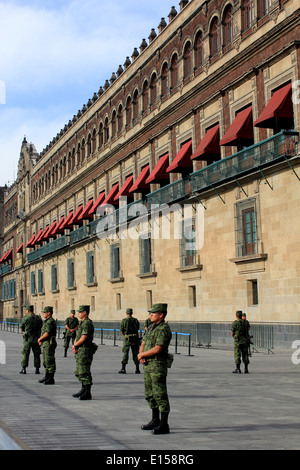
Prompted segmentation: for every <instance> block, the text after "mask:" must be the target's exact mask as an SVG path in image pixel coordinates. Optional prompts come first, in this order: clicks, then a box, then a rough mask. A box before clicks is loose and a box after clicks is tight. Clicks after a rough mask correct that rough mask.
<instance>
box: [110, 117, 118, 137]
mask: <svg viewBox="0 0 300 470" xmlns="http://www.w3.org/2000/svg"><path fill="white" fill-rule="evenodd" d="M116 115H117V113H116V111H115V110H114V111H113V113H112V116H111V137H112V139H113V138H114V137H115V135H116V132H117V116H116Z"/></svg>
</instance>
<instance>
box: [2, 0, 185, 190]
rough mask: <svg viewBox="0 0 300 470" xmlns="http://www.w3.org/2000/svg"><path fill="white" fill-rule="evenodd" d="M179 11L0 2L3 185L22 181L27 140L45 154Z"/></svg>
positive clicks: (138, 3) (94, 1)
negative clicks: (20, 165)
mask: <svg viewBox="0 0 300 470" xmlns="http://www.w3.org/2000/svg"><path fill="white" fill-rule="evenodd" d="M172 3H173V2H171V0H170V3H169V2H168V1H166V0H165V1H164V2H162V1H161V0H151V2H149V0H125V1H124V0H109V1H107V2H105V1H99V0H85V1H84V2H82V0H51V1H50V0H43V2H41V1H40V0H9V1H4V0H0V44H2V45H4V44H5V47H2V48H0V81H1V82H2V83H4V84H5V85H6V104H1V102H0V161H1V174H0V185H3V184H4V183H5V182H7V181H8V180H9V181H11V180H12V178H13V176H14V175H15V174H16V171H17V162H18V158H19V153H20V148H21V142H22V140H23V137H24V134H26V136H27V138H28V141H33V143H34V144H35V145H36V147H37V150H38V151H41V150H42V149H43V148H44V147H45V146H46V145H47V144H48V143H49V141H50V140H52V138H53V137H54V136H55V135H56V134H57V132H59V131H60V129H61V128H62V127H63V126H64V125H65V124H66V123H67V122H68V121H69V119H72V117H73V114H76V113H77V111H78V109H81V108H82V106H83V104H84V103H87V101H88V99H89V98H91V97H92V95H93V93H94V92H97V91H98V89H99V87H100V85H102V86H103V85H104V83H105V80H106V79H108V80H109V79H110V77H111V74H112V72H116V70H117V69H118V66H119V64H121V65H123V64H124V62H125V59H126V56H129V57H130V56H131V54H132V52H133V49H134V47H137V48H138V47H139V45H140V43H141V41H142V39H143V38H146V40H147V38H148V36H149V34H150V31H151V28H156V29H157V26H158V24H159V22H160V19H161V17H163V16H164V17H167V15H168V13H169V11H170V9H171V5H172ZM177 10H178V11H179V8H177ZM13 166H14V167H13ZM6 168H7V170H6Z"/></svg>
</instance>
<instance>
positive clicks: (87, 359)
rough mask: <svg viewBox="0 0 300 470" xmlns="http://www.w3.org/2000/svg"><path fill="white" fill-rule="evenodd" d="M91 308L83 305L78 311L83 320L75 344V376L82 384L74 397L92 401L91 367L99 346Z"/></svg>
mask: <svg viewBox="0 0 300 470" xmlns="http://www.w3.org/2000/svg"><path fill="white" fill-rule="evenodd" d="M89 313H90V306H89V305H81V306H80V307H79V310H78V315H79V319H80V320H81V322H80V324H79V328H78V330H77V334H76V340H75V342H74V344H73V348H72V349H73V353H74V354H75V358H76V370H75V376H76V377H77V378H78V380H79V381H80V382H81V385H82V387H81V390H80V391H79V392H78V393H74V394H73V397H75V398H79V399H80V400H91V399H92V395H91V386H92V385H93V378H92V374H91V365H92V362H93V356H94V354H95V352H96V350H97V348H98V346H97V345H96V344H95V343H93V339H94V325H93V322H92V320H90V319H89Z"/></svg>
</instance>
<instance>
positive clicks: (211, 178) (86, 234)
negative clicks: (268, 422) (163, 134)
mask: <svg viewBox="0 0 300 470" xmlns="http://www.w3.org/2000/svg"><path fill="white" fill-rule="evenodd" d="M298 135H299V133H298V132H289V131H283V132H280V133H279V134H276V135H274V136H273V137H270V138H269V139H266V140H263V141H262V142H259V143H258V144H255V145H252V146H251V147H247V148H246V149H244V150H241V151H240V152H237V153H235V154H234V155H231V156H230V157H227V158H224V159H222V160H219V161H217V162H215V163H213V164H211V165H208V166H207V167H205V168H202V169H201V170H199V171H196V172H195V173H192V174H190V176H189V177H187V178H183V179H180V180H178V181H175V182H174V183H171V184H169V185H167V186H164V187H162V188H160V189H158V190H156V191H153V192H152V193H150V194H148V195H147V196H146V198H147V199H146V200H142V199H141V200H138V201H135V202H133V203H130V204H127V205H125V206H124V207H122V208H120V209H117V210H116V211H115V213H114V223H115V224H116V225H117V226H119V225H122V223H126V221H129V220H130V219H134V218H136V217H138V216H139V215H144V212H143V211H142V214H141V213H140V212H141V208H139V204H143V205H144V206H143V207H145V208H146V210H147V211H148V212H150V211H151V210H152V209H153V205H155V204H156V205H158V206H160V205H162V204H171V203H176V202H178V201H182V200H184V199H185V198H188V197H190V196H191V195H192V193H196V192H201V191H203V190H206V189H208V188H210V187H213V186H214V185H218V184H222V183H224V182H226V181H230V180H233V179H235V178H238V177H239V176H243V175H246V174H247V173H251V172H253V171H255V170H260V169H263V168H264V167H266V166H268V165H270V164H271V163H274V162H276V161H277V160H278V161H279V160H280V159H283V158H289V157H293V156H295V155H296V136H298ZM106 217H108V216H103V218H104V219H105V218H106ZM99 220H100V218H98V219H96V220H94V221H92V222H90V224H89V225H85V226H82V227H80V228H79V229H77V230H74V231H73V232H71V233H70V236H69V237H70V240H68V238H67V236H65V235H64V236H62V237H61V238H58V239H57V240H54V241H52V242H50V243H47V244H46V245H44V246H42V247H40V248H38V249H37V250H35V251H32V252H31V253H29V254H28V255H27V260H28V262H29V263H30V262H33V261H35V260H38V259H39V258H41V257H43V256H46V255H48V254H51V253H53V252H55V251H58V250H61V249H63V248H66V247H68V246H70V245H72V244H74V243H77V242H78V241H81V240H84V239H89V238H92V237H95V236H96V235H97V225H98V223H99ZM102 222H103V223H104V224H105V220H102ZM102 225H103V224H102ZM4 268H6V266H4V267H2V268H0V274H4V272H2V270H3V269H4Z"/></svg>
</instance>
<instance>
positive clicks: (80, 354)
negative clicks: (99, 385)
mask: <svg viewBox="0 0 300 470" xmlns="http://www.w3.org/2000/svg"><path fill="white" fill-rule="evenodd" d="M93 356H94V354H93V352H92V351H91V349H90V348H83V347H81V348H78V351H77V353H76V354H75V359H76V369H75V377H77V378H78V380H79V382H81V383H82V385H93V378H92V374H91V365H92V362H93Z"/></svg>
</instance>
